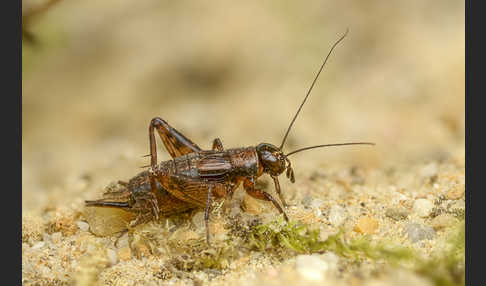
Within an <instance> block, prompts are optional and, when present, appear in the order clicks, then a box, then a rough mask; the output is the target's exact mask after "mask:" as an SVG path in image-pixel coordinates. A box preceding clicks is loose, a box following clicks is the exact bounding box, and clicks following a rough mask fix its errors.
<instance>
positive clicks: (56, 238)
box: [51, 232, 62, 243]
mask: <svg viewBox="0 0 486 286" xmlns="http://www.w3.org/2000/svg"><path fill="white" fill-rule="evenodd" d="M61 239H62V233H61V232H55V233H53V234H51V240H52V242H54V243H59V242H60V241H61Z"/></svg>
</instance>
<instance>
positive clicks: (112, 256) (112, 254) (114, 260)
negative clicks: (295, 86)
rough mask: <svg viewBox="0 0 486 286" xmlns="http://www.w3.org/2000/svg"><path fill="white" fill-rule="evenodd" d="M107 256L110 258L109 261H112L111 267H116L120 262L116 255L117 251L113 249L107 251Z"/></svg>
mask: <svg viewBox="0 0 486 286" xmlns="http://www.w3.org/2000/svg"><path fill="white" fill-rule="evenodd" d="M106 256H108V260H109V261H110V264H111V265H115V264H116V263H117V262H118V256H117V255H116V251H114V250H113V249H111V248H108V249H107V250H106Z"/></svg>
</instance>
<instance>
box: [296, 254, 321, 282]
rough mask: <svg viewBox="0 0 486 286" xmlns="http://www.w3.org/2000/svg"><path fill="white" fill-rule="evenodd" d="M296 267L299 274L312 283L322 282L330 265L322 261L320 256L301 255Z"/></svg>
mask: <svg viewBox="0 0 486 286" xmlns="http://www.w3.org/2000/svg"><path fill="white" fill-rule="evenodd" d="M295 266H296V270H297V272H298V273H299V274H300V275H301V276H302V277H303V278H304V279H307V280H310V281H322V280H323V279H324V274H325V271H327V270H328V269H329V265H328V263H327V262H325V261H323V260H322V259H320V258H319V256H318V255H299V256H297V259H296V265H295Z"/></svg>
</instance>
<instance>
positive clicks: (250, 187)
mask: <svg viewBox="0 0 486 286" xmlns="http://www.w3.org/2000/svg"><path fill="white" fill-rule="evenodd" d="M243 188H244V189H245V191H246V193H247V194H249V195H250V196H252V197H254V198H255V199H259V200H264V201H270V202H272V203H273V205H274V206H275V207H276V208H277V209H278V211H279V212H280V213H281V214H283V216H284V218H285V220H286V221H289V218H288V217H287V214H286V213H285V212H284V210H283V209H282V207H281V206H280V205H279V204H278V202H277V201H276V200H275V199H274V198H273V197H272V195H270V194H269V193H267V192H265V191H262V190H259V189H255V180H254V179H253V178H248V179H245V181H244V182H243Z"/></svg>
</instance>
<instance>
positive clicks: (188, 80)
mask: <svg viewBox="0 0 486 286" xmlns="http://www.w3.org/2000/svg"><path fill="white" fill-rule="evenodd" d="M23 3H24V9H28V8H29V7H34V8H35V5H38V3H41V1H29V2H28V1H23ZM29 24H30V25H29V26H28V29H29V30H30V31H31V32H32V34H34V35H35V36H36V37H37V40H38V41H37V42H36V44H35V45H32V44H26V43H24V45H23V95H22V108H23V118H22V119H23V120H22V123H23V128H22V136H23V142H22V154H23V162H22V163H23V164H22V180H23V181H22V208H23V209H22V213H23V220H22V242H23V244H22V273H23V275H22V279H23V284H24V285H59V284H61V285H73V284H75V285H93V284H98V285H169V284H170V285H186V284H188V285H200V284H203V285H204V284H208V283H210V284H217V285H226V284H240V285H263V284H267V285H268V284H271V285H273V284H275V285H277V284H280V283H281V282H283V281H285V283H297V284H305V285H307V284H309V285H313V284H320V285H323V284H326V283H327V284H330V285H461V283H462V284H463V283H464V282H463V280H462V279H463V277H464V276H463V268H464V264H463V262H461V261H463V257H462V258H461V255H458V257H459V259H458V260H454V261H453V262H454V263H452V262H451V263H452V264H451V265H452V266H451V265H449V264H447V263H449V262H450V261H448V260H447V261H445V260H441V259H442V258H441V257H444V255H446V254H447V255H448V254H450V250H451V249H456V248H457V247H456V246H457V245H459V246H460V245H461V241H463V238H462V240H461V239H459V240H454V241H455V242H454V241H452V242H451V239H452V238H455V237H456V235H457V233H459V237H460V234H461V233H462V234H463V232H461V228H463V226H462V222H463V219H464V211H465V204H464V193H465V184H464V177H465V165H464V163H465V159H464V156H465V154H464V153H465V145H464V129H465V125H464V120H465V116H464V74H465V72H464V67H465V65H464V3H461V2H457V1H435V2H423V1H407V2H403V3H398V4H397V3H388V2H381V1H371V2H369V1H368V2H366V3H359V2H350V1H349V2H348V1H345V2H339V3H334V2H325V1H311V2H307V3H306V5H305V6H302V4H298V3H295V4H287V5H281V4H279V2H278V3H277V1H270V2H265V4H261V3H259V1H245V2H244V3H238V4H236V3H232V4H231V5H230V4H228V3H226V2H224V1H215V2H211V3H210V4H208V3H204V2H197V3H192V2H191V3H189V2H177V3H169V2H160V1H144V2H141V3H139V2H136V3H135V2H133V1H101V2H100V1H82V2H76V1H61V2H59V3H58V4H57V5H56V6H54V7H53V8H52V9H50V10H49V11H48V12H46V13H44V14H42V15H40V16H38V17H37V18H36V19H34V20H32V21H31V22H30V23H29ZM348 27H349V29H350V32H349V35H348V37H347V38H346V39H345V40H344V41H343V42H342V43H341V44H340V45H339V46H338V47H337V48H336V50H335V52H334V53H333V55H332V56H331V58H330V60H329V62H328V64H327V66H326V68H325V69H324V71H323V73H322V75H321V78H320V79H319V80H318V82H317V84H316V86H315V88H314V91H313V93H312V95H311V97H310V98H309V100H308V102H307V104H306V105H305V106H304V108H303V110H302V113H301V115H300V116H299V118H298V119H297V121H296V123H295V125H294V128H293V130H292V132H291V133H290V136H289V138H288V141H287V144H286V146H285V147H284V150H285V151H286V152H287V151H291V150H295V149H297V148H300V147H304V146H308V145H315V144H324V143H340V142H349V141H372V142H375V143H376V146H375V147H365V146H363V147H342V148H332V149H331V148H329V149H321V150H313V151H308V152H303V153H301V154H299V155H295V157H293V158H292V165H293V167H294V171H295V176H296V182H295V184H292V183H290V182H289V181H288V180H287V179H286V178H285V176H281V179H280V180H281V182H280V184H281V186H282V190H283V192H284V196H285V197H286V199H287V201H288V203H289V207H288V208H287V209H286V212H287V213H288V215H289V217H290V220H291V221H292V222H293V223H302V224H307V225H309V226H308V229H307V230H308V232H305V231H304V232H302V233H300V235H302V237H308V234H309V233H311V232H312V230H316V231H318V232H319V235H318V240H319V241H330V238H331V239H332V238H333V237H334V235H336V234H338V233H339V235H340V240H339V241H342V242H343V243H344V244H345V245H348V246H353V245H354V246H356V245H357V244H356V243H357V241H359V240H360V239H363V238H366V239H370V241H371V242H372V243H373V245H374V246H373V247H374V248H373V249H375V250H376V249H378V246H377V245H380V243H381V244H386V245H389V246H395V245H396V246H402V247H407V249H411V250H413V251H414V252H416V256H414V257H415V258H413V259H409V260H406V259H401V260H399V261H398V262H397V263H392V262H393V261H392V260H391V259H390V256H387V255H382V254H383V253H384V252H383V251H382V252H380V254H377V255H375V256H373V255H370V252H366V251H365V250H364V249H365V248H363V247H362V246H361V248H360V247H356V248H353V250H352V251H350V252H346V251H344V252H343V251H340V250H339V249H337V248H333V247H330V248H326V249H320V250H319V251H314V253H313V254H312V253H311V252H312V251H308V249H306V250H305V251H296V250H295V249H292V248H291V247H290V248H289V247H288V245H287V246H286V245H285V243H283V242H282V240H281V239H280V240H279V239H277V240H276V241H274V242H273V243H270V244H269V245H267V246H265V247H263V249H262V248H259V247H257V246H256V244H255V241H260V239H261V237H260V238H255V237H254V236H251V235H252V234H253V235H254V234H255V231H256V227H257V226H258V225H260V226H269V225H270V226H272V227H271V229H272V231H273V232H272V231H270V230H267V231H266V232H264V234H265V235H267V236H269V235H270V233H274V234H275V235H276V236H275V237H277V238H278V237H280V238H281V237H285V235H283V234H285V233H286V231H288V230H289V229H288V227H289V226H285V225H282V224H280V223H279V221H280V220H281V218H280V216H279V215H278V212H277V211H276V210H274V209H273V207H272V205H270V204H267V203H262V202H258V201H255V200H252V199H251V198H249V197H247V196H245V195H244V191H243V190H242V189H238V190H237V193H236V194H235V197H234V198H233V200H231V201H225V202H224V204H222V205H221V207H220V208H218V209H217V210H216V211H214V212H213V214H212V218H211V228H212V237H213V238H214V241H215V242H214V246H213V247H212V248H207V247H206V246H205V244H204V243H203V242H204V227H203V224H202V216H201V213H200V211H198V210H196V211H194V212H191V213H188V214H184V215H182V216H179V217H171V218H168V219H167V218H161V219H160V220H159V221H156V222H151V223H148V224H144V225H141V226H139V227H137V228H135V229H134V230H132V231H131V232H130V233H129V234H125V235H124V236H122V237H121V238H119V239H118V240H117V237H118V236H117V235H116V234H113V232H115V231H117V230H119V229H120V228H122V227H123V226H124V225H125V223H126V221H129V220H130V217H129V216H127V214H126V213H123V212H114V211H109V210H93V209H90V210H88V209H85V208H84V200H86V199H97V198H101V196H102V193H103V191H104V190H105V188H106V187H107V186H108V185H109V184H110V183H111V182H114V181H117V180H128V179H130V178H131V177H132V176H134V175H135V174H137V173H138V172H140V171H141V169H140V168H139V167H140V166H143V165H146V164H147V163H148V159H147V158H142V157H141V156H142V155H145V154H147V153H148V146H149V145H148V134H147V133H148V124H149V122H150V120H151V119H152V118H153V117H155V116H160V117H162V118H164V119H165V120H167V121H168V122H169V123H170V124H171V125H172V126H174V127H175V128H177V129H178V130H180V131H181V132H183V133H184V134H185V135H186V136H187V137H189V138H191V139H192V140H193V141H194V142H196V143H198V144H199V146H201V147H202V148H210V147H211V142H212V140H213V139H214V138H216V137H219V138H221V140H222V142H223V145H224V146H225V147H226V148H231V147H240V146H252V145H253V146H254V145H256V144H258V143H261V142H270V143H274V144H276V145H279V143H280V142H281V140H282V137H283V134H284V133H285V129H286V127H287V126H288V124H289V122H290V120H291V116H293V114H294V113H295V111H296V109H297V107H298V105H299V104H300V102H301V100H302V99H303V96H304V95H305V92H306V90H307V88H308V87H309V85H310V83H311V82H312V79H313V77H314V75H315V73H316V71H317V69H318V68H319V65H320V63H321V62H322V60H323V58H324V56H325V55H326V54H327V52H328V50H329V48H330V47H331V45H332V44H333V43H334V42H335V41H336V40H337V39H338V38H339V37H340V36H341V35H342V34H343V33H344V31H345V30H346V28H348ZM159 142H160V141H159ZM159 145H161V144H159ZM169 158H170V157H169V155H168V154H167V153H166V152H165V150H163V149H162V148H159V159H160V160H168V159H169ZM262 181H263V183H262V186H263V187H264V188H265V189H266V190H268V192H270V193H272V194H273V193H274V190H273V187H272V184H271V183H270V181H268V178H263V177H262ZM265 182H267V183H266V184H265ZM286 227H287V228H286ZM238 229H239V231H238ZM340 231H341V232H340ZM95 234H97V235H95ZM100 234H101V235H100ZM278 234H282V235H283V236H279V235H278ZM306 235H307V236H306ZM299 237H301V236H299ZM252 239H253V240H252ZM252 241H253V243H252ZM115 242H117V243H115ZM353 243H354V244H353ZM462 243H463V242H462ZM451 245H452V246H451ZM451 247H452V248H451ZM458 249H461V248H460V247H459V248H458ZM355 255H358V256H359V257H360V259H359V262H358V261H356V259H355V258H356V257H355ZM371 256H373V257H371ZM417 257H420V258H417ZM449 257H450V255H449ZM432 258H434V259H436V260H437V261H439V262H438V263H439V265H442V264H440V263H442V262H443V263H446V264H447V265H449V266H448V267H445V268H446V269H449V270H445V271H446V274H444V275H442V276H443V277H447V281H445V282H444V281H439V280H438V279H437V277H435V276H434V275H433V273H431V272H430V271H427V270H424V269H427V268H426V267H425V266H424V267H422V268H420V267H416V265H418V264H417V263H415V262H416V261H418V260H420V261H426V262H427V261H432V260H430V259H432ZM461 259H462V260H461ZM201 261H202V262H201ZM204 261H205V262H204ZM208 261H209V262H208ZM214 261H217V262H214ZM441 261H442V262H441ZM425 264H426V263H425ZM425 264H424V265H425ZM427 265H429V264H427ZM437 269H439V268H437ZM451 269H452V270H451ZM441 271H442V270H437V271H436V272H437V274H443V273H442V272H441ZM441 283H442V284H441ZM447 283H449V284H447Z"/></svg>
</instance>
